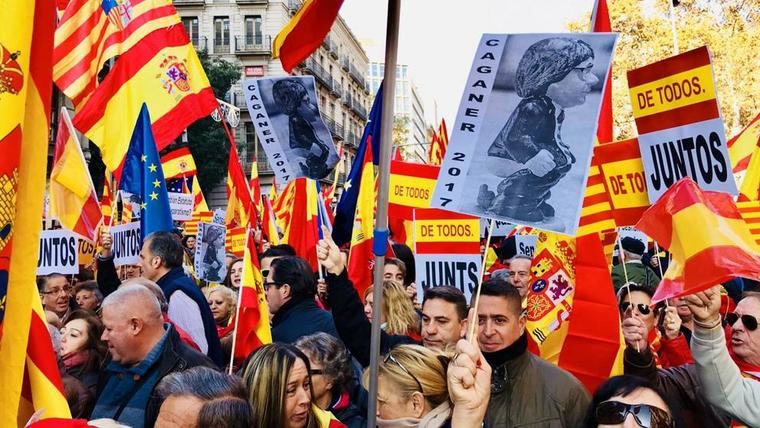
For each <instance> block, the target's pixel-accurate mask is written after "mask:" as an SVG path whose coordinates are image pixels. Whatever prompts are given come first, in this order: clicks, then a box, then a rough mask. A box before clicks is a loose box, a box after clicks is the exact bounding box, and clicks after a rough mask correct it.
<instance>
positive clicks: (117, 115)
mask: <svg viewBox="0 0 760 428" xmlns="http://www.w3.org/2000/svg"><path fill="white" fill-rule="evenodd" d="M143 103H145V104H146V105H147V107H148V110H150V112H151V120H152V125H153V136H154V138H155V140H156V146H157V147H158V150H162V149H163V148H164V147H166V146H167V145H168V144H169V143H171V142H173V141H174V139H175V138H177V136H179V135H180V134H181V133H182V131H184V130H185V128H187V127H188V126H189V125H190V124H192V123H193V122H195V121H196V120H198V119H200V118H203V117H205V116H208V115H209V114H211V112H212V111H213V110H214V109H216V108H218V106H219V103H217V101H216V97H215V95H214V92H213V91H212V90H211V87H210V85H209V82H208V79H207V78H206V73H205V72H204V71H203V67H201V63H200V60H199V59H198V55H197V54H196V53H195V49H194V48H193V46H192V45H191V44H190V40H188V38H187V34H185V30H184V28H183V27H182V26H181V25H175V26H173V27H170V28H166V29H160V30H157V31H154V32H152V33H150V34H148V35H147V36H145V37H144V38H143V39H142V40H141V41H140V43H139V44H138V45H136V46H134V47H133V48H132V49H130V50H129V51H128V52H126V53H125V54H124V55H122V56H121V57H119V60H118V61H116V65H115V66H114V67H113V69H112V70H111V72H110V73H108V75H107V76H106V78H105V79H103V81H102V82H101V83H100V86H98V88H97V90H96V91H95V92H94V93H93V94H92V96H91V97H90V99H88V100H87V102H86V103H85V104H84V105H83V106H82V108H81V110H80V111H79V113H78V114H77V115H76V116H75V117H74V126H75V127H76V128H77V129H79V130H80V131H81V132H82V133H83V134H85V135H87V137H88V138H89V139H90V140H92V141H93V142H94V143H95V144H97V145H98V147H100V150H101V154H102V156H103V162H104V163H105V164H106V166H107V167H108V169H109V170H111V171H115V172H114V174H115V175H116V176H117V177H120V173H118V172H119V171H120V168H121V164H122V161H123V159H124V155H125V154H126V152H127V148H128V147H129V141H130V139H131V137H132V131H133V128H134V124H135V122H137V116H138V114H139V113H140V109H141V108H142V105H143Z"/></svg>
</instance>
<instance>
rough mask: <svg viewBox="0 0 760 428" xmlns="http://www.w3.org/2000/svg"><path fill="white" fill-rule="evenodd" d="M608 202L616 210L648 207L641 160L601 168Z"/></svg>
mask: <svg viewBox="0 0 760 428" xmlns="http://www.w3.org/2000/svg"><path fill="white" fill-rule="evenodd" d="M601 168H602V174H603V175H604V180H605V181H606V183H607V189H608V190H609V195H610V200H611V201H612V205H613V206H614V207H615V208H616V209H619V208H638V207H646V206H649V196H648V193H647V183H646V180H645V175H644V164H643V163H642V162H641V159H626V160H622V161H617V162H609V163H606V164H604V165H602V166H601Z"/></svg>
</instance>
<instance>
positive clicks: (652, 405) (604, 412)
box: [584, 376, 675, 428]
mask: <svg viewBox="0 0 760 428" xmlns="http://www.w3.org/2000/svg"><path fill="white" fill-rule="evenodd" d="M584 426H585V427H586V428H597V427H599V428H602V427H605V428H607V427H625V428H673V427H675V424H674V422H673V417H672V416H671V414H670V406H668V405H667V403H665V400H663V398H662V397H661V396H660V394H658V393H657V391H656V390H655V388H654V387H653V386H652V385H651V384H650V383H649V382H648V381H646V380H645V379H643V378H640V377H636V376H615V377H612V378H610V379H608V380H607V381H606V382H604V383H603V384H602V385H600V386H599V388H598V389H597V390H596V393H594V398H593V399H592V401H591V405H590V406H589V411H588V414H587V415H586V423H585V425H584Z"/></svg>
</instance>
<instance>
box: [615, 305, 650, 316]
mask: <svg viewBox="0 0 760 428" xmlns="http://www.w3.org/2000/svg"><path fill="white" fill-rule="evenodd" d="M630 306H631V302H623V303H621V304H620V312H625V311H627V310H628V308H629V307H630ZM636 309H638V310H639V313H640V314H641V315H649V313H650V312H652V308H650V307H649V305H645V304H643V303H639V304H638V305H636Z"/></svg>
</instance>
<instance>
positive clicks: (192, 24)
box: [182, 16, 199, 47]
mask: <svg viewBox="0 0 760 428" xmlns="http://www.w3.org/2000/svg"><path fill="white" fill-rule="evenodd" d="M182 25H184V26H185V31H186V32H187V37H188V38H189V39H190V41H191V42H192V43H193V46H196V47H197V46H198V40H199V39H198V18H196V17H194V16H187V17H184V18H182Z"/></svg>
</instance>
